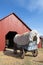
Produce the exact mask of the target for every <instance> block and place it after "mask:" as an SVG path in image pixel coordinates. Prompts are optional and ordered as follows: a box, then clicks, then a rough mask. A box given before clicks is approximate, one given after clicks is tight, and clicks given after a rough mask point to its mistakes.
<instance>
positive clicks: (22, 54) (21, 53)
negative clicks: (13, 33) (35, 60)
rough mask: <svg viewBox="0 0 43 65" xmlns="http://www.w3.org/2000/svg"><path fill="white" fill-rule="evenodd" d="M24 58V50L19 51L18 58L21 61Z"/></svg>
mask: <svg viewBox="0 0 43 65" xmlns="http://www.w3.org/2000/svg"><path fill="white" fill-rule="evenodd" d="M24 56H25V51H24V49H23V50H21V52H20V57H21V59H24Z"/></svg>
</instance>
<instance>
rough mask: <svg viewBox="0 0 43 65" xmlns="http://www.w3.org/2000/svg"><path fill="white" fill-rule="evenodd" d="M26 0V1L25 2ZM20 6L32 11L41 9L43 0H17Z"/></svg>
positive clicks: (42, 9)
mask: <svg viewBox="0 0 43 65" xmlns="http://www.w3.org/2000/svg"><path fill="white" fill-rule="evenodd" d="M26 1H27V2H26ZM18 3H19V5H20V6H21V7H23V8H25V9H27V10H29V11H30V12H33V11H35V10H37V9H38V10H39V11H43V0H18Z"/></svg>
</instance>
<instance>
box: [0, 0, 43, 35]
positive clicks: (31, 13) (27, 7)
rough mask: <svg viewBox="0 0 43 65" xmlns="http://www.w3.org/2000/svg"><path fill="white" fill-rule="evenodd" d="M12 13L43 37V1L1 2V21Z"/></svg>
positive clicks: (9, 0) (6, 0) (20, 0)
mask: <svg viewBox="0 0 43 65" xmlns="http://www.w3.org/2000/svg"><path fill="white" fill-rule="evenodd" d="M12 12H14V13H15V14H17V16H18V17H19V18H21V19H22V20H23V21H24V22H25V23H26V24H27V25H28V26H29V27H30V28H31V29H36V30H37V31H38V32H39V34H40V35H43V0H0V19H2V18H4V17H5V16H7V15H9V14H10V13H12Z"/></svg>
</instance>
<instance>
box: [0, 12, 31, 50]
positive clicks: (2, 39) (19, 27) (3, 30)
mask: <svg viewBox="0 0 43 65" xmlns="http://www.w3.org/2000/svg"><path fill="white" fill-rule="evenodd" d="M30 31H31V29H30V28H29V27H28V26H27V25H26V24H25V23H24V22H23V21H22V20H21V19H20V18H19V17H18V16H16V14H14V13H12V14H10V15H8V16H6V17H5V18H3V19H1V20H0V51H3V50H4V48H5V43H6V36H7V35H8V34H10V35H11V33H12V34H13V32H15V34H16V33H19V34H22V33H24V32H30Z"/></svg>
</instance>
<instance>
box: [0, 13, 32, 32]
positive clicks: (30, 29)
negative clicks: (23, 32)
mask: <svg viewBox="0 0 43 65" xmlns="http://www.w3.org/2000/svg"><path fill="white" fill-rule="evenodd" d="M12 14H13V15H14V16H15V17H16V18H17V19H18V20H20V21H21V22H22V23H23V24H24V25H25V26H26V27H27V28H28V29H29V30H30V31H31V29H30V28H29V27H28V26H27V25H26V24H25V23H24V22H23V21H22V20H21V19H20V18H19V17H18V16H17V15H16V14H15V13H11V14H9V15H8V16H6V17H4V18H2V19H0V21H2V20H4V19H5V18H7V17H9V16H10V15H12Z"/></svg>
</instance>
